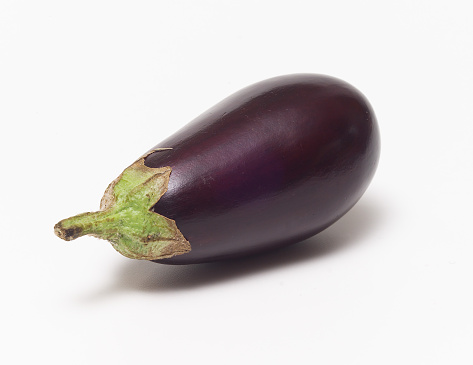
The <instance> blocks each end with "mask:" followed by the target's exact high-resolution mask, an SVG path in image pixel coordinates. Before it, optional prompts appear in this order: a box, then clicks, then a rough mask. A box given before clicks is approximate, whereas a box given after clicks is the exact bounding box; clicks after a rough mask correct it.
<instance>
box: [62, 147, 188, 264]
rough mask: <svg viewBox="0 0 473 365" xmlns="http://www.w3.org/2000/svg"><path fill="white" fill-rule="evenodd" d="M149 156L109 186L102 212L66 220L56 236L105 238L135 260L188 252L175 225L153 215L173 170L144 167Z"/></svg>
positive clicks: (68, 239)
mask: <svg viewBox="0 0 473 365" xmlns="http://www.w3.org/2000/svg"><path fill="white" fill-rule="evenodd" d="M152 152H154V151H152ZM150 153H151V152H150ZM148 155H149V153H148V154H146V155H145V156H143V157H141V158H140V159H138V160H137V161H136V162H135V163H133V164H132V165H131V166H129V167H128V168H126V169H125V171H123V173H122V174H121V175H120V176H118V178H116V179H115V180H114V181H113V182H112V183H111V184H110V185H109V186H108V188H107V190H106V191H105V194H104V196H103V198H102V200H101V202H100V211H98V212H92V213H83V214H79V215H76V216H74V217H71V218H67V219H64V220H62V221H60V222H59V223H57V224H56V225H55V226H54V233H56V235H57V236H58V237H60V238H62V239H64V240H66V241H71V240H74V239H76V238H78V237H81V236H84V235H92V236H95V237H98V238H102V239H105V240H108V241H110V242H111V243H112V246H113V247H114V248H115V249H116V250H117V251H118V252H120V253H121V254H122V255H124V256H126V257H129V258H132V259H141V260H158V259H164V258H169V257H172V256H175V255H180V254H183V253H186V252H189V251H190V250H191V246H190V244H189V242H188V241H187V240H186V239H185V238H184V236H183V235H182V233H181V232H180V231H179V229H178V228H177V226H176V223H175V222H174V221H173V220H172V219H169V218H166V217H164V216H162V215H159V214H157V213H155V212H153V211H151V208H152V207H153V206H154V205H155V204H156V202H157V201H158V200H159V199H160V198H161V196H162V195H163V194H164V193H165V192H166V190H167V186H168V183H169V177H170V174H171V167H160V168H150V167H147V166H145V165H144V160H145V158H146V156H148Z"/></svg>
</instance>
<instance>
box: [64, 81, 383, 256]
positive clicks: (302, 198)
mask: <svg viewBox="0 0 473 365" xmlns="http://www.w3.org/2000/svg"><path fill="white" fill-rule="evenodd" d="M379 153H380V138H379V130H378V125H377V121H376V117H375V115H374V112H373V110H372V108H371V106H370V104H369V103H368V101H367V99H366V98H365V97H364V96H363V95H362V94H361V93H360V92H359V91H358V90H357V89H355V88H354V87H353V86H351V85H350V84H348V83H346V82H344V81H342V80H339V79H336V78H333V77H329V76H325V75H317V74H295V75H286V76H279V77H275V78H271V79H268V80H265V81H261V82H259V83H256V84H254V85H251V86H249V87H246V88H244V89H242V90H240V91H238V92H236V93H235V94H233V95H231V96H229V97H227V98H226V99H224V100H223V101H221V102H220V103H218V104H217V105H215V106H214V107H212V108H211V109H209V110H208V111H206V112H205V113H203V114H202V115H200V116H199V117H197V118H196V119H195V120H193V121H192V122H191V123H189V124H187V125H186V126H185V127H183V128H182V129H181V130H179V131H178V132H177V133H175V134H173V135H172V136H170V137H169V138H167V139H165V140H164V141H162V142H161V143H159V144H158V145H157V146H156V147H154V148H152V149H151V150H149V151H148V152H147V153H145V154H144V155H143V156H142V157H140V158H139V159H138V160H136V161H135V162H134V163H133V164H132V165H130V166H129V167H128V168H127V169H125V170H124V172H123V173H122V174H121V175H120V176H119V177H118V178H117V179H115V180H114V181H113V182H112V183H111V184H110V185H109V186H108V188H107V190H106V192H105V194H104V197H103V198H102V201H101V206H100V208H101V209H100V211H98V212H94V213H84V214H80V215H78V216H75V217H72V218H68V219H65V220H63V221H61V222H59V223H58V224H56V226H55V233H56V234H57V235H58V236H59V237H60V238H63V239H65V240H72V239H75V238H77V237H80V236H82V235H85V234H89V235H93V236H96V237H99V238H103V239H107V240H109V241H110V242H111V243H112V245H113V247H114V248H115V249H116V250H117V251H119V252H120V253H122V254H123V255H124V256H127V257H130V258H135V259H145V260H151V261H155V262H159V263H165V264H192V263H201V262H209V261H216V260H223V259H230V258H236V257H241V256H245V255H250V254H255V253H259V252H263V251H267V250H270V249H274V248H276V247H280V246H284V245H288V244H292V243H296V242H299V241H301V240H304V239H306V238H309V237H311V236H313V235H315V234H317V233H319V232H320V231H322V230H324V229H325V228H327V227H328V226H330V225H331V224H333V223H334V222H335V221H337V220H338V219H339V218H341V217H342V216H343V215H344V214H345V213H346V212H347V211H349V210H350V209H351V208H352V207H353V205H354V204H355V203H356V202H357V201H358V200H359V199H360V198H361V196H362V194H363V193H364V192H365V190H366V189H367V187H368V185H369V183H370V182H371V180H372V178H373V175H374V173H375V170H376V167H377V164H378V160H379Z"/></svg>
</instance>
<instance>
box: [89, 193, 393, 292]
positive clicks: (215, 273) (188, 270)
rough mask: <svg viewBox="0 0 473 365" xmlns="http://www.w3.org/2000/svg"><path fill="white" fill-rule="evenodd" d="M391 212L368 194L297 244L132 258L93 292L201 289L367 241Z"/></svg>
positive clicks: (323, 255)
mask: <svg viewBox="0 0 473 365" xmlns="http://www.w3.org/2000/svg"><path fill="white" fill-rule="evenodd" d="M385 216H386V210H385V207H383V206H381V203H380V201H376V200H373V199H371V200H370V199H362V200H361V201H360V202H359V203H358V204H357V205H355V207H353V208H352V209H351V210H350V211H349V212H348V213H347V214H346V215H345V216H344V217H342V218H341V219H340V220H339V221H337V222H336V223H335V224H333V225H332V226H331V227H329V228H327V229H326V230H325V231H323V232H321V233H319V234H318V235H316V236H314V237H311V238H309V239H307V240H304V241H302V242H299V243H297V244H295V245H291V246H287V247H283V248H279V249H276V250H274V251H271V252H268V253H264V254H259V255H255V256H250V257H245V258H240V259H234V260H227V261H221V262H214V263H206V264H194V265H163V264H156V263H153V262H148V261H146V262H143V261H137V260H127V261H125V262H124V265H123V266H122V267H121V268H120V269H119V272H118V273H117V277H116V282H115V283H114V284H113V285H112V286H110V287H108V288H104V290H103V291H101V292H99V293H96V294H95V295H93V298H92V297H90V298H89V299H99V298H106V297H108V296H113V295H114V294H118V293H121V292H128V291H141V292H166V291H173V292H175V291H179V290H191V289H197V288H199V287H203V286H209V285H215V284H219V283H222V282H228V281H231V280H236V279H239V278H243V277H246V276H250V275H255V274H257V273H260V272H266V271H269V270H274V269H277V268H278V269H279V268H282V267H287V266H291V265H295V264H298V263H301V262H309V261H315V260H317V259H320V258H322V257H325V256H327V255H333V254H335V253H336V252H338V251H340V250H344V249H347V248H348V247H353V246H355V245H357V244H361V243H362V242H363V240H364V238H366V237H367V236H369V234H370V232H373V231H374V230H375V228H377V227H379V226H380V225H381V223H382V221H383V219H384V217H385Z"/></svg>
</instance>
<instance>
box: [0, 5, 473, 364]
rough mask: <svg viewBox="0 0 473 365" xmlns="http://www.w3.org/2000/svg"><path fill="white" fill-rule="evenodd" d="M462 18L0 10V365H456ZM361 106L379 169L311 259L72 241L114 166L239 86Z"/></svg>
mask: <svg viewBox="0 0 473 365" xmlns="http://www.w3.org/2000/svg"><path fill="white" fill-rule="evenodd" d="M469 3H470V2H469V1H466V0H465V1H455V0H449V1H432V0H431V1H413V0H406V1H400V0H398V1H389V2H388V1H287V2H282V1H275V0H273V1H256V0H252V1H243V0H240V1H129V2H125V1H100V0H99V1H98V0H93V1H59V0H58V1H47V0H45V1H21V0H17V1H13V0H11V1H8V0H2V1H1V2H0V122H1V133H0V138H1V143H0V159H1V161H0V162H1V171H2V172H1V182H0V184H1V191H2V195H1V203H0V225H1V226H0V244H1V246H0V250H1V257H2V260H1V261H2V263H1V265H0V280H1V283H0V285H1V286H0V287H1V293H2V299H1V301H0V306H1V309H0V313H1V314H0V316H1V318H0V320H1V321H0V336H1V338H0V343H1V351H0V362H1V363H4V364H33V363H44V364H115V365H117V364H184V363H192V364H199V363H201V364H363V365H367V364H416V365H419V364H429V365H430V364H472V363H473V294H472V281H473V239H472V234H471V221H472V218H473V217H472V216H473V214H472V206H473V194H472V192H471V191H472V186H473V178H472V176H473V171H472V169H473V164H472V162H473V148H472V145H473V143H472V140H473V111H472V99H473V98H472V96H473V95H472V90H473V88H472V85H473V72H472V65H473V22H472V20H471V19H472V18H471V17H472V10H471V9H470V8H469V5H470V4H469ZM295 72H313V73H323V74H329V75H332V76H336V77H339V78H342V79H344V80H346V81H348V82H350V83H352V84H353V85H355V86H356V87H357V88H358V89H360V90H361V91H362V92H363V93H364V94H365V95H366V96H367V97H368V99H369V100H370V101H371V103H372V105H373V107H374V109H375V112H376V114H377V117H378V120H379V125H380V130H381V134H382V156H381V160H380V165H379V169H378V171H377V174H376V176H375V179H374V180H373V183H372V184H371V186H370V188H369V189H368V191H367V192H366V194H365V195H364V197H363V198H362V200H361V201H360V202H359V203H358V204H357V205H356V207H355V208H353V210H352V211H350V212H349V213H348V214H347V215H346V216H345V217H344V218H342V219H341V220H340V221H339V222H337V223H336V224H335V225H333V226H332V227H330V228H329V229H327V230H326V231H324V232H323V233H321V234H319V235H318V236H316V237H314V238H311V239H309V240H307V241H305V242H302V243H300V244H297V245H295V246H292V247H289V248H287V249H284V250H281V251H277V252H273V253H270V254H268V255H264V256H260V257H252V258H249V259H244V260H238V261H234V262H222V263H216V264H205V265H191V266H164V265H158V264H154V263H151V262H143V261H133V260H129V259H126V258H124V257H122V256H121V255H119V254H118V253H116V252H115V251H114V250H113V248H112V247H111V246H110V245H109V244H108V243H107V242H105V241H100V240H97V239H94V238H89V237H86V238H81V239H80V240H77V241H74V242H69V243H66V242H64V241H61V240H60V239H58V238H57V237H55V236H54V234H53V225H54V224H55V223H56V222H57V221H58V220H60V219H62V218H65V217H68V216H71V215H74V214H77V213H80V212H83V211H90V210H96V209H97V208H98V204H99V201H100V198H101V196H102V193H103V191H104V189H105V187H106V186H107V185H108V183H109V182H110V181H111V180H113V179H114V178H115V177H116V176H117V175H118V174H119V173H120V172H121V171H122V170H123V168H125V167H126V166H128V164H129V163H131V162H133V161H134V160H135V159H136V158H137V157H138V156H140V155H141V154H142V153H144V152H145V151H147V150H148V149H149V148H151V147H153V146H154V145H156V144H157V143H159V142H160V141H161V140H163V139H164V138H165V137H167V136H168V135H170V134H171V133H172V132H174V131H176V130H177V129H178V128H179V127H181V126H183V125H184V124H186V123H187V122H188V121H190V120H192V119H193V118H194V117H196V116H197V115H199V114H200V113H201V112H203V111H204V110H206V109H207V108H209V107H210V106H212V105H213V104H215V103H216V102H218V101H219V100H221V99H222V98H223V97H225V96H227V95H229V94H231V93H232V92H234V91H237V90H238V89H240V88H242V87H244V86H247V85H249V84H251V83H254V82H257V81H259V80H263V79H265V78H269V77H272V76H276V75H282V74H287V73H295Z"/></svg>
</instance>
